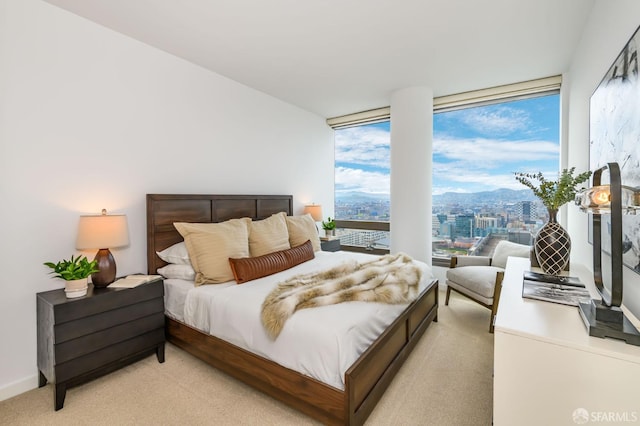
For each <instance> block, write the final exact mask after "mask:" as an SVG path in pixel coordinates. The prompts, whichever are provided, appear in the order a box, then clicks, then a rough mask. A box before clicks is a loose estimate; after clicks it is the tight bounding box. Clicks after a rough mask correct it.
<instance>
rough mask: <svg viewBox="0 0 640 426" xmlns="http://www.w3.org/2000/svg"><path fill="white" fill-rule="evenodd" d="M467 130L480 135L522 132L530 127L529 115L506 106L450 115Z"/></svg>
mask: <svg viewBox="0 0 640 426" xmlns="http://www.w3.org/2000/svg"><path fill="white" fill-rule="evenodd" d="M452 117H453V118H459V119H460V121H461V122H462V123H464V124H465V125H466V126H468V127H469V128H471V129H473V130H474V131H476V132H479V133H482V134H492V135H495V134H501V135H505V134H509V133H513V132H523V131H526V130H527V129H529V128H530V127H531V119H530V118H529V113H528V112H527V111H524V110H522V109H515V108H511V107H508V106H499V107H494V108H470V109H466V110H461V111H460V113H456V114H454V115H452Z"/></svg>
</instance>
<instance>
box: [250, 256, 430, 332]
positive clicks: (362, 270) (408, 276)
mask: <svg viewBox="0 0 640 426" xmlns="http://www.w3.org/2000/svg"><path fill="white" fill-rule="evenodd" d="M421 275H422V273H421V270H420V268H418V267H417V266H416V265H415V264H413V263H412V259H411V257H409V256H407V255H406V254H403V253H399V254H397V255H386V256H382V257H380V258H379V259H376V260H373V261H370V262H366V263H357V262H356V261H349V262H346V263H344V264H342V265H338V266H336V267H334V268H332V269H329V270H327V271H322V272H319V273H309V274H303V275H297V276H294V277H292V278H290V279H288V280H287V281H284V282H282V283H280V284H278V286H277V287H276V288H275V289H274V290H273V291H272V292H271V293H270V294H269V295H268V296H267V298H266V299H265V301H264V303H263V304H262V314H261V319H262V324H263V325H264V327H265V330H266V331H267V334H268V335H269V336H270V337H271V338H273V339H275V338H276V337H278V335H279V334H280V332H281V331H282V328H283V327H284V324H285V322H286V321H287V319H288V318H289V317H290V316H291V315H293V314H294V312H296V311H297V310H299V309H304V308H312V307H315V306H324V305H331V304H336V303H342V302H348V301H363V302H382V303H389V304H401V303H409V302H411V301H412V300H414V299H415V298H416V297H417V296H418V290H419V289H418V284H419V283H420V278H421Z"/></svg>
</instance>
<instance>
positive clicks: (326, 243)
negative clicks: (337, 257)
mask: <svg viewBox="0 0 640 426" xmlns="http://www.w3.org/2000/svg"><path fill="white" fill-rule="evenodd" d="M320 248H321V249H322V251H339V250H340V239H339V238H334V239H332V240H323V239H320Z"/></svg>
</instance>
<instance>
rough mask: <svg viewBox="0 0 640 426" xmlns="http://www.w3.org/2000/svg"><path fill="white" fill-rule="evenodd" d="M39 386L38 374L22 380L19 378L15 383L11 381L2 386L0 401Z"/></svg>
mask: <svg viewBox="0 0 640 426" xmlns="http://www.w3.org/2000/svg"><path fill="white" fill-rule="evenodd" d="M37 387H38V375H37V374H34V375H33V376H29V377H25V378H24V379H22V380H17V381H15V382H13V383H9V384H8V385H5V386H3V387H1V388H0V401H4V400H5V399H9V398H13V397H14V396H16V395H20V394H21V393H25V392H27V391H30V390H32V389H36V388H37Z"/></svg>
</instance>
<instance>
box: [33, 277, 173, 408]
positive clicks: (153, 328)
mask: <svg viewBox="0 0 640 426" xmlns="http://www.w3.org/2000/svg"><path fill="white" fill-rule="evenodd" d="M36 298H37V299H36V300H37V310H38V312H37V318H38V370H39V373H40V374H39V381H38V385H39V387H42V386H44V385H46V384H47V381H49V382H52V383H55V390H54V404H55V405H54V406H55V409H56V411H57V410H59V409H61V408H62V407H63V405H64V398H65V396H66V393H67V388H69V387H72V386H76V385H78V384H81V383H84V382H87V381H89V380H92V379H94V378H96V377H99V376H102V375H104V374H107V373H109V372H111V371H114V370H116V369H118V368H120V367H123V366H125V365H128V364H130V363H132V362H134V361H137V360H139V359H142V358H144V357H146V356H148V355H149V354H152V353H154V352H155V354H156V356H157V358H158V361H159V362H161V363H162V362H164V344H165V336H164V283H163V281H162V279H157V280H154V281H150V282H148V283H144V284H141V285H139V286H137V287H135V288H131V289H128V288H120V289H110V288H109V287H105V288H95V287H93V285H91V284H90V285H89V289H88V291H87V295H86V296H84V297H80V298H77V299H67V297H66V296H65V293H64V290H63V289H58V290H51V291H45V292H41V293H38V294H37V295H36Z"/></svg>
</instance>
